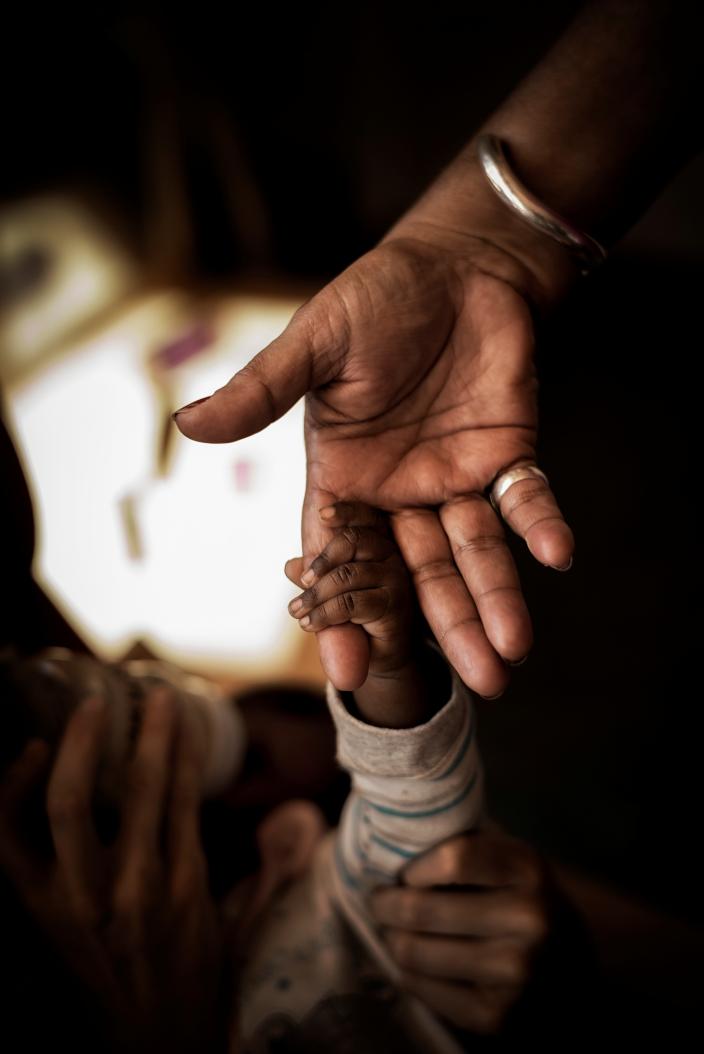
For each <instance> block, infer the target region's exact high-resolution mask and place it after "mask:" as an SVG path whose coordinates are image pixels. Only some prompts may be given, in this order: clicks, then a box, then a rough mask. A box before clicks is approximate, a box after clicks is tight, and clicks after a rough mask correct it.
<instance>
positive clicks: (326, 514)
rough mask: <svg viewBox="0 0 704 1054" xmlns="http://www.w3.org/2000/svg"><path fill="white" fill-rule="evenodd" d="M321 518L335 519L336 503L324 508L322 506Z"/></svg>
mask: <svg viewBox="0 0 704 1054" xmlns="http://www.w3.org/2000/svg"><path fill="white" fill-rule="evenodd" d="M320 519H321V520H334V519H335V506H334V505H325V506H324V508H322V509H321V510H320Z"/></svg>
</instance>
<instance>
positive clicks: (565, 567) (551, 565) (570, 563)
mask: <svg viewBox="0 0 704 1054" xmlns="http://www.w3.org/2000/svg"><path fill="white" fill-rule="evenodd" d="M571 566H572V557H570V558H569V560H568V561H567V563H566V564H565V565H564V567H556V566H555V564H550V567H552V569H553V571H569V569H570V567H571Z"/></svg>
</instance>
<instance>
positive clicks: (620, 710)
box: [0, 0, 703, 921]
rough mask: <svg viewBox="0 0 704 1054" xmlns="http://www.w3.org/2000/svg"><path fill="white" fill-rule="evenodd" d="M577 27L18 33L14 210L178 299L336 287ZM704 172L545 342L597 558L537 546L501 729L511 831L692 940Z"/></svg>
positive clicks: (370, 13) (510, 13) (572, 482)
mask: <svg viewBox="0 0 704 1054" xmlns="http://www.w3.org/2000/svg"><path fill="white" fill-rule="evenodd" d="M576 6H577V5H571V4H569V3H559V4H541V5H533V4H530V5H529V4H519V3H515V2H508V3H502V4H501V5H494V6H493V7H492V8H491V9H489V10H487V9H485V7H484V5H480V4H475V3H448V2H445V0H441V2H434V3H433V4H432V5H427V7H424V8H423V9H420V10H418V11H417V12H415V13H414V12H412V11H411V10H410V8H409V6H407V5H390V4H384V5H371V4H366V3H361V4H360V3H358V4H355V5H354V6H353V7H348V8H341V7H340V6H335V7H332V6H331V5H324V4H307V5H302V6H297V7H295V8H287V9H286V10H284V11H280V10H278V9H276V8H273V7H272V8H270V7H268V6H266V5H261V6H260V7H259V8H258V9H257V10H256V11H249V12H248V13H247V14H246V15H238V16H237V18H236V19H231V20H228V21H225V20H224V17H223V16H222V15H221V14H218V13H217V12H216V11H215V9H214V8H213V9H210V8H209V7H208V5H207V4H206V5H203V4H198V5H195V6H193V7H191V8H189V9H188V12H187V13H185V14H177V13H175V12H171V13H169V14H168V16H167V15H164V14H161V15H157V14H153V15H140V16H139V17H124V16H119V17H118V16H116V15H115V16H112V15H111V14H110V13H109V12H108V13H105V12H101V15H100V18H99V19H98V18H97V17H96V16H95V15H93V16H92V18H90V17H89V18H88V20H86V17H85V16H81V18H80V19H79V18H78V17H75V18H72V17H71V16H70V15H67V14H66V12H65V11H62V12H61V15H60V16H59V15H58V14H56V13H54V14H53V15H49V16H47V15H45V14H42V15H41V17H39V15H38V14H37V13H36V12H34V11H28V12H26V13H24V14H23V13H20V14H19V15H17V14H15V15H14V16H13V19H12V24H11V25H7V26H6V30H7V32H6V41H5V51H6V55H5V62H4V67H3V69H2V71H1V76H2V83H1V89H0V90H1V91H2V96H3V103H4V105H3V110H4V114H5V117H4V119H3V128H4V131H3V133H2V134H3V140H4V142H3V155H4V159H5V160H4V162H3V165H2V166H0V195H1V200H2V201H11V200H12V199H13V198H15V197H24V196H26V195H27V194H29V193H32V192H34V191H37V190H43V189H47V188H61V187H66V188H70V189H72V190H74V191H75V190H76V189H79V190H82V191H83V192H85V193H86V194H88V195H90V196H91V197H92V198H94V199H95V200H97V201H100V202H101V203H102V204H103V206H104V207H105V209H106V210H108V211H109V212H110V214H111V216H112V217H113V222H114V223H115V224H116V228H117V229H118V230H119V232H120V234H121V236H122V237H123V238H124V239H125V240H126V241H127V242H128V243H129V244H130V245H131V246H132V247H133V248H134V249H135V251H136V252H137V253H138V254H140V256H141V257H142V258H143V259H144V261H145V263H146V264H147V265H149V266H153V267H154V268H155V269H156V271H158V272H159V273H161V274H165V273H166V274H169V275H171V276H172V277H174V278H175V279H178V280H181V279H183V280H187V279H188V278H189V277H190V278H194V279H197V280H198V281H212V282H223V281H228V280H230V279H233V280H234V279H236V277H237V276H238V275H242V274H244V273H247V274H249V273H251V272H252V271H257V272H259V273H262V272H273V273H278V274H285V275H289V276H292V277H296V276H298V277H306V278H310V277H313V278H319V279H320V280H321V281H322V280H324V279H325V278H327V277H330V276H332V275H334V274H335V273H336V272H337V271H339V270H340V269H341V268H342V267H344V266H345V265H346V264H348V263H349V262H351V261H352V260H353V259H355V257H356V256H358V255H359V254H360V253H362V252H363V251H365V250H366V249H368V248H369V247H371V246H372V245H373V244H374V242H375V240H377V239H378V238H379V237H380V236H381V235H382V234H383V232H384V230H385V229H386V228H387V227H388V226H389V225H390V224H391V223H392V222H393V221H394V220H395V219H396V218H397V217H398V216H399V215H400V214H401V213H402V212H403V210H404V209H405V208H406V207H408V205H410V204H411V202H412V201H413V200H414V198H415V197H416V195H417V194H418V193H419V192H420V190H422V189H423V187H424V186H425V185H426V184H427V183H428V182H429V181H430V180H431V179H432V177H433V176H434V175H435V174H436V173H437V172H438V170H439V169H440V168H441V167H442V166H443V165H444V164H445V163H446V162H447V161H449V160H450V158H451V157H452V156H453V154H454V152H455V151H456V150H457V149H458V148H459V146H460V145H461V144H462V143H463V142H464V141H465V140H466V139H467V138H468V137H469V136H470V134H471V133H472V131H473V130H474V128H476V126H477V125H478V124H479V123H480V122H481V120H482V119H483V118H484V117H485V116H486V115H487V114H488V113H490V112H491V110H492V109H493V108H494V107H495V106H496V105H497V104H498V103H499V102H500V100H501V99H502V97H503V96H504V95H505V94H507V93H508V92H509V91H510V89H511V87H512V86H513V85H514V84H515V83H516V81H517V80H518V79H519V78H520V76H521V75H522V74H524V73H525V72H527V71H528V70H529V69H530V68H531V66H532V65H533V64H534V63H535V62H536V61H537V59H538V58H539V56H540V55H541V54H542V53H543V51H544V50H545V48H546V47H547V45H548V44H549V43H550V42H551V41H552V40H553V39H554V38H555V37H557V36H558V35H559V33H560V32H561V30H562V28H563V27H564V25H565V24H566V22H567V21H568V20H569V17H570V14H571V12H572V10H573V9H574V8H575V7H576ZM627 46H628V42H627V41H624V47H627ZM694 133H695V130H693V135H694ZM565 150H569V143H566V144H565ZM701 172H702V168H701V165H700V164H699V165H696V164H695V165H694V166H693V167H690V169H689V170H687V171H686V172H685V173H684V174H683V175H682V176H681V177H679V178H678V180H677V181H676V182H675V183H674V184H673V185H672V187H671V188H670V189H669V190H668V191H667V193H666V195H665V196H664V197H663V199H662V200H661V202H660V203H659V204H658V205H657V206H656V208H655V209H654V210H653V211H652V212H651V214H650V215H649V216H648V217H647V218H646V219H645V221H644V222H643V223H641V224H640V225H639V227H638V228H636V230H635V231H634V232H633V233H632V234H631V235H630V236H629V238H627V239H626V241H625V242H624V243H623V245H622V246H621V247H620V248H619V249H618V250H617V251H616V252H615V253H614V254H613V257H612V259H611V261H610V262H609V263H608V264H607V265H606V266H605V267H604V268H603V269H602V271H600V272H599V273H598V274H595V275H594V276H593V277H591V278H589V279H588V280H585V282H584V283H583V285H582V286H580V288H579V289H578V290H577V291H576V292H575V294H574V295H573V296H572V298H571V299H570V301H569V303H568V304H566V305H564V306H563V308H561V309H560V310H559V312H557V314H556V315H555V316H554V317H553V318H552V319H550V320H549V321H547V322H545V323H544V324H543V325H542V326H541V331H540V341H539V349H540V350H539V356H540V359H539V373H540V378H541V400H542V440H541V451H540V463H541V465H542V466H543V468H545V470H546V471H547V472H548V474H549V475H550V478H551V481H552V483H553V486H554V489H555V491H556V493H557V494H558V496H559V499H560V501H561V504H562V507H563V510H564V512H565V514H566V516H567V518H568V520H569V522H570V523H571V525H572V526H573V528H574V530H575V533H576V536H577V554H576V558H575V563H574V567H573V569H572V570H571V571H570V573H569V574H567V575H560V574H556V573H551V572H548V571H546V570H545V569H543V568H540V567H538V566H537V565H535V564H534V563H532V562H530V560H529V559H528V558H527V556H526V555H525V554H524V553H523V552H522V550H521V549H520V547H517V553H518V559H519V564H520V568H521V574H522V578H523V581H524V584H525V588H526V592H527V596H528V601H529V605H530V609H531V611H532V613H533V616H534V621H535V631H536V646H535V649H534V652H533V654H532V655H531V657H530V659H529V661H528V663H527V664H526V665H525V666H523V667H521V668H520V669H519V670H517V671H516V674H515V677H514V682H513V685H512V687H511V689H510V690H509V692H508V694H507V695H506V697H505V698H504V699H502V700H501V701H499V702H496V703H488V704H485V705H484V706H483V708H482V713H481V736H482V745H483V752H484V756H485V760H486V765H487V771H488V778H489V789H490V799H491V806H492V810H493V812H494V814H495V815H496V816H497V817H498V818H499V819H501V820H502V821H504V822H505V823H506V825H507V826H508V827H509V828H510V829H511V830H512V831H514V832H515V833H516V834H520V835H523V836H526V837H527V838H530V839H531V840H533V841H534V842H535V843H536V844H537V845H539V846H540V847H542V848H543V849H545V850H547V851H549V852H551V853H553V854H555V855H556V856H558V857H559V858H561V859H563V860H565V861H567V862H572V863H575V864H578V865H580V866H582V867H583V868H584V869H585V870H586V871H588V872H590V873H592V874H594V875H597V876H601V877H604V878H607V879H609V880H610V881H611V882H612V883H614V884H616V885H617V886H620V887H621V888H623V889H624V890H626V891H630V892H633V893H635V894H637V895H639V896H642V897H643V898H645V899H646V900H647V901H649V902H650V903H652V904H653V905H656V906H659V907H661V908H664V909H667V910H668V911H670V912H671V913H674V914H676V915H679V916H681V917H682V918H684V919H688V920H692V921H694V920H699V921H701V918H702V909H701V902H700V896H699V881H700V880H699V877H698V859H699V846H698V842H699V838H700V833H699V832H700V829H701V823H700V816H699V811H700V794H699V782H700V772H701V763H700V760H699V755H700V742H701V732H702V722H701V718H700V703H698V702H697V700H698V699H699V698H700V696H701V692H700V690H699V685H698V676H697V675H698V663H697V662H696V660H695V641H697V643H698V636H699V628H698V619H697V616H698V614H699V610H698V609H699V602H698V598H699V591H698V583H697V576H696V572H695V569H696V568H697V566H698V562H699V561H698V556H699V549H698V544H697V540H696V537H697V536H696V528H695V518H694V501H695V499H696V498H697V497H698V493H699V490H700V489H701V488H700V486H699V483H698V480H697V478H696V475H695V474H694V471H693V470H694V467H695V466H696V464H697V463H698V455H697V453H696V452H694V453H693V451H694V450H695V442H694V440H695V436H694V432H695V429H698V427H699V422H700V407H699V398H698V397H699V391H698V385H697V382H696V376H697V375H698V371H697V369H696V367H697V364H698V358H699V354H700V350H701V339H700V325H701V323H700V318H701V308H700V304H701V293H700V280H701V261H702V244H703V241H702V236H701V235H702V208H701V199H700V195H699V188H700V186H701ZM177 228H178V230H179V231H180V232H181V234H180V235H179V237H178V238H175V237H174V238H173V241H170V237H171V236H172V235H173V234H174V231H175V230H176V229H177ZM291 514H292V515H297V512H296V511H295V510H291Z"/></svg>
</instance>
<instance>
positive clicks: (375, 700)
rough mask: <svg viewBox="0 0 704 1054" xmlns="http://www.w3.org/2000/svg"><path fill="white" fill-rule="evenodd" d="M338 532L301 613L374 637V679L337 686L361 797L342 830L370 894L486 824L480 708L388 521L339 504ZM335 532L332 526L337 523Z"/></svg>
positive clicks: (300, 601) (306, 622) (347, 762)
mask: <svg viewBox="0 0 704 1054" xmlns="http://www.w3.org/2000/svg"><path fill="white" fill-rule="evenodd" d="M334 509H335V521H334V523H333V526H335V527H338V528H339V530H338V533H337V534H336V536H335V538H334V539H333V540H332V541H331V542H330V543H329V545H328V546H327V547H326V549H325V550H323V552H322V553H321V554H320V555H319V556H318V557H317V558H316V559H315V560H314V561H313V563H312V564H311V566H310V568H308V569H307V572H306V574H305V578H304V576H303V574H302V573H301V572H302V570H303V569H302V567H301V566H300V564H299V563H298V562H293V561H292V562H290V563H289V565H288V566H287V573H288V574H289V577H292V578H294V580H297V581H304V582H305V583H306V584H307V586H308V588H306V590H305V591H304V592H303V593H302V594H301V595H300V596H299V597H297V598H295V599H294V600H293V601H292V602H291V605H290V609H289V610H290V611H291V614H292V615H293V616H294V617H295V618H297V619H298V620H299V622H300V623H301V624H302V626H303V628H304V629H305V630H307V631H309V632H319V631H320V630H322V629H324V628H326V627H327V626H331V625H341V624H343V623H345V622H354V623H356V624H358V625H361V626H363V628H364V629H365V631H366V633H367V634H368V636H369V645H370V665H369V676H368V678H367V680H366V681H365V683H364V684H363V685H362V686H361V687H360V688H359V689H357V690H356V691H355V692H354V694H353V695H347V694H345V695H344V696H343V695H340V694H339V693H337V692H336V691H335V690H334V689H332V688H331V687H330V688H329V691H328V701H329V705H330V709H331V712H332V716H333V719H334V721H335V725H336V727H337V733H338V748H337V749H338V759H339V761H340V763H341V764H342V765H343V766H344V767H345V768H346V769H347V770H348V771H349V772H350V774H351V776H352V783H353V789H352V793H351V795H350V797H349V799H348V801H347V804H346V806H345V810H344V813H343V817H342V821H341V824H340V829H339V832H338V845H337V860H338V869H339V872H340V875H341V877H342V879H343V881H344V882H345V884H346V885H347V887H348V889H350V890H351V891H356V892H357V893H364V892H367V891H368V890H370V889H371V888H373V887H374V886H378V885H380V884H383V883H391V882H395V881H397V879H398V877H399V875H400V872H401V871H402V869H403V868H404V867H405V866H406V865H407V864H408V863H409V861H410V860H411V859H413V858H414V857H416V856H417V855H419V854H421V853H423V852H425V851H426V850H427V849H429V848H430V847H431V846H433V845H435V844H437V843H438V842H440V841H443V840H444V839H446V838H449V837H451V836H452V835H454V834H457V833H459V832H460V831H465V830H468V829H469V828H472V827H474V826H475V825H476V823H477V821H478V818H479V815H480V813H481V808H482V789H481V783H482V780H481V769H480V763H479V757H478V754H477V748H476V742H475V736H474V721H473V706H472V702H471V696H470V693H469V692H468V691H467V689H466V688H464V686H463V685H462V684H461V682H460V680H459V678H457V677H456V676H455V675H454V674H453V673H451V671H450V670H449V668H448V667H447V665H446V664H445V662H444V661H443V660H442V658H441V656H440V655H439V653H438V652H437V651H436V650H435V648H434V647H433V646H432V645H431V644H429V643H428V642H427V640H424V637H423V628H422V619H421V616H420V613H419V611H418V609H417V607H416V604H415V598H414V593H413V590H412V586H411V583H410V579H409V577H408V573H407V571H406V569H405V567H404V565H403V561H402V560H401V557H400V555H399V553H398V550H397V549H396V546H395V543H394V542H393V539H392V538H391V536H390V534H389V533H388V532H387V530H386V526H385V521H384V519H383V517H382V516H381V514H379V513H377V512H375V511H374V510H372V509H369V508H368V507H366V506H360V505H356V504H349V503H340V504H338V505H336V506H335V507H334ZM328 525H330V521H328Z"/></svg>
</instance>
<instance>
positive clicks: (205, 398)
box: [171, 395, 210, 417]
mask: <svg viewBox="0 0 704 1054" xmlns="http://www.w3.org/2000/svg"><path fill="white" fill-rule="evenodd" d="M208 399H210V396H209V395H204V396H203V398H202V399H194V400H193V402H192V403H186V405H185V406H181V407H179V409H178V410H174V412H173V413H172V414H171V416H172V417H176V415H177V414H185V412H186V410H192V409H193V407H194V406H200V404H201V403H207V401H208Z"/></svg>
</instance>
